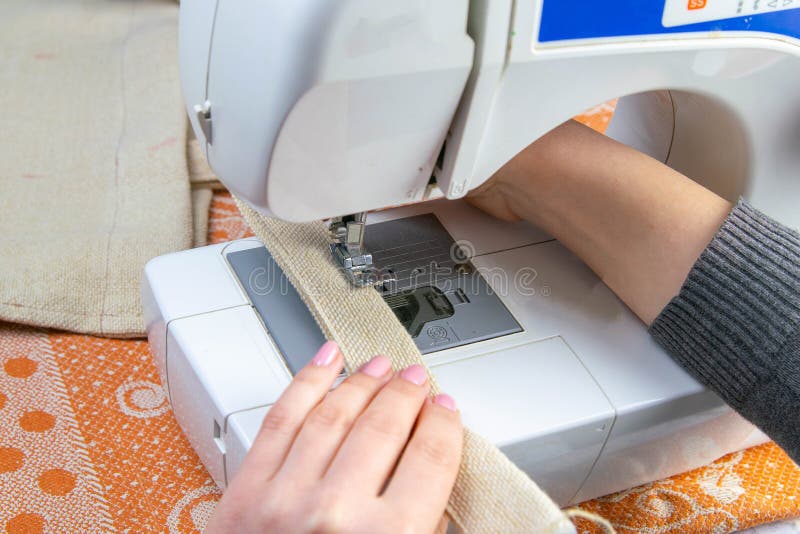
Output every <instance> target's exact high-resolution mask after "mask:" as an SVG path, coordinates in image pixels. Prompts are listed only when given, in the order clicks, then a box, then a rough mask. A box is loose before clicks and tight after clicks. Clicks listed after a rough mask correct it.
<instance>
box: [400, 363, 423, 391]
mask: <svg viewBox="0 0 800 534" xmlns="http://www.w3.org/2000/svg"><path fill="white" fill-rule="evenodd" d="M400 378H402V379H403V380H408V381H409V382H411V383H412V384H416V385H418V386H421V385H422V384H424V383H425V382H426V381H427V380H428V373H427V372H426V371H425V368H424V367H422V366H421V365H412V366H410V367H406V368H405V369H403V370H402V371H401V372H400Z"/></svg>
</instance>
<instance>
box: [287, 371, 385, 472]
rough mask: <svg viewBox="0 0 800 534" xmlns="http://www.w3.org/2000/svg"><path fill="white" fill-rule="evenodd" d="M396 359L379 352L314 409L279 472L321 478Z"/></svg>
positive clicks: (383, 381)
mask: <svg viewBox="0 0 800 534" xmlns="http://www.w3.org/2000/svg"><path fill="white" fill-rule="evenodd" d="M391 370H392V362H391V360H390V359H389V358H387V357H386V356H376V357H374V358H373V359H372V360H370V361H369V362H368V363H367V364H366V365H364V366H363V367H361V369H359V370H358V372H356V373H353V375H352V376H350V377H349V378H347V380H345V381H344V382H342V383H341V384H340V385H339V386H338V387H337V388H336V389H335V390H333V391H332V392H330V393H329V394H328V396H327V397H325V399H324V400H323V401H322V402H321V403H319V404H318V405H317V407H316V408H314V409H313V410H311V413H310V414H308V417H306V421H305V423H304V424H303V428H302V429H301V430H300V433H299V434H298V435H297V439H295V440H294V444H293V445H292V449H291V450H290V451H289V454H288V456H287V457H286V461H285V462H284V463H283V465H282V466H281V469H280V473H278V475H277V480H280V477H282V476H288V477H291V479H292V480H295V481H297V480H302V479H306V480H318V479H319V478H320V477H322V475H323V474H324V473H325V470H326V469H327V468H328V465H329V464H330V462H331V460H332V459H333V457H334V456H335V454H336V451H337V450H338V449H339V446H340V445H341V444H342V441H344V439H345V437H346V436H347V433H348V432H350V429H351V428H352V426H353V423H354V422H355V420H356V418H357V417H358V416H359V415H360V414H361V412H363V411H364V409H365V408H366V407H367V405H368V404H369V403H370V401H371V400H372V398H373V397H374V396H375V394H376V393H378V391H379V390H380V389H381V387H382V386H383V385H384V384H386V382H387V381H388V380H389V379H390V378H391V373H390V371H391Z"/></svg>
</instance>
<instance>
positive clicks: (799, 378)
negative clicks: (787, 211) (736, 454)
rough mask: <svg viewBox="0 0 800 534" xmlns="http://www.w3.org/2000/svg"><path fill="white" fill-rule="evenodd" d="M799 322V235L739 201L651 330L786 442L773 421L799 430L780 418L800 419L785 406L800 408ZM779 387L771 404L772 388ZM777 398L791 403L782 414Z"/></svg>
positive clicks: (732, 401) (712, 386)
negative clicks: (776, 410)
mask: <svg viewBox="0 0 800 534" xmlns="http://www.w3.org/2000/svg"><path fill="white" fill-rule="evenodd" d="M798 325H800V234H798V233H797V232H796V231H794V230H791V229H789V228H787V227H785V226H783V225H781V224H779V223H777V222H775V221H773V220H772V219H770V218H769V217H767V216H766V215H764V214H763V213H761V212H759V211H758V210H756V209H754V208H753V207H752V206H750V205H749V204H747V203H746V202H745V201H744V200H740V201H739V202H738V204H737V205H736V207H735V208H734V209H733V211H732V212H731V213H730V215H729V216H728V218H727V220H726V221H725V223H724V224H723V225H722V227H721V228H720V230H719V232H718V233H717V235H716V236H715V237H714V239H713V240H712V242H711V243H710V244H709V245H708V247H707V248H706V250H705V251H704V252H703V253H702V254H701V255H700V258H698V260H697V262H696V263H695V265H694V266H693V267H692V270H691V272H690V273H689V275H688V277H687V278H686V281H685V282H684V284H683V287H682V288H681V290H680V293H679V294H678V296H677V297H675V298H674V299H672V301H670V303H669V304H668V305H667V306H666V307H665V308H664V310H663V311H662V312H661V314H660V315H659V316H658V317H657V318H656V320H655V321H654V322H653V324H652V325H651V327H650V333H651V334H652V335H653V337H654V338H655V339H656V341H657V342H658V343H659V344H660V345H661V346H662V347H664V348H665V349H666V350H667V351H668V352H669V353H670V355H671V356H672V357H673V358H674V359H675V360H676V361H677V362H678V363H679V364H681V365H682V366H683V367H684V368H685V369H686V370H687V371H689V372H690V373H691V374H692V375H693V376H694V377H695V378H696V379H698V380H699V381H700V382H702V383H703V384H705V385H706V386H708V387H709V388H710V389H712V390H714V391H715V392H716V393H717V394H718V395H720V396H721V397H722V398H723V399H724V400H725V401H726V402H727V403H728V404H730V405H731V407H733V408H734V409H736V410H737V411H739V412H740V413H742V415H744V416H745V417H747V418H748V419H750V420H751V421H753V422H755V423H756V424H758V425H759V426H761V427H762V429H763V430H764V431H765V432H767V433H768V434H770V436H771V437H772V438H773V439H775V440H776V441H779V442H780V441H782V440H779V439H778V437H777V436H776V435H775V428H767V427H768V426H773V425H772V424H771V423H769V420H773V422H774V423H775V424H777V425H778V426H783V428H784V429H785V427H786V426H787V425H788V426H789V427H790V429H791V432H793V433H794V432H797V430H796V428H797V427H795V428H791V426H792V423H790V422H789V420H787V419H783V420H782V421H781V420H780V417H784V416H788V419H790V420H792V419H793V420H795V421H794V422H795V423H796V422H797V420H798V417H800V416H798V415H797V413H794V414H787V413H786V411H792V410H791V408H792V407H794V411H795V412H800V410H798V409H797V407H798V406H800V398H798V395H800V370H798V367H800V361H798V359H799V358H800V354H798V353H797V340H798V336H797V333H798ZM778 393H780V394H781V395H782V397H781V398H774V397H773V398H772V405H771V406H770V401H769V397H770V395H772V396H774V395H776V394H778ZM792 396H794V398H793V399H789V398H788V397H792ZM765 401H766V405H764V404H762V403H764V402H765ZM787 401H788V404H787ZM776 405H782V406H784V407H786V411H784V413H782V414H781V415H780V417H779V418H778V420H775V419H776V417H775V416H776V415H778V414H776V413H775V410H774V409H775V408H776V407H777V406H776ZM770 408H772V409H773V412H772V413H771V414H766V413H763V412H764V411H765V410H766V411H769V410H770ZM784 432H785V430H784ZM782 445H783V444H782ZM784 448H786V447H785V446H784ZM798 451H800V448H798ZM795 452H797V451H795ZM790 454H791V453H790ZM793 456H795V455H793ZM795 458H797V456H795Z"/></svg>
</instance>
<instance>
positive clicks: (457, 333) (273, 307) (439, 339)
mask: <svg viewBox="0 0 800 534" xmlns="http://www.w3.org/2000/svg"><path fill="white" fill-rule="evenodd" d="M364 244H365V246H366V248H367V250H369V251H370V252H371V253H372V258H373V262H374V264H375V266H376V268H378V269H379V270H380V271H382V272H389V271H391V272H392V273H393V274H394V277H395V279H396V281H394V282H392V283H390V284H386V286H384V287H380V288H378V291H379V292H380V293H381V295H382V296H383V298H384V300H386V302H387V304H389V306H390V307H391V308H392V310H393V311H394V312H395V314H396V315H397V317H398V319H400V321H401V322H402V323H403V325H404V326H405V327H406V329H407V330H409V334H411V336H412V337H413V338H414V342H415V343H416V344H417V347H419V349H420V351H421V352H422V353H423V354H427V353H430V352H434V351H437V350H442V349H447V348H451V347H458V346H460V345H465V344H467V343H474V342H476V341H483V340H486V339H491V338H495V337H498V336H503V335H506V334H512V333H514V332H519V331H521V330H522V328H521V327H520V326H519V323H517V321H516V320H515V319H514V317H513V316H512V315H511V313H510V312H509V311H508V309H507V308H506V307H505V305H504V304H503V303H502V301H501V300H500V299H499V298H498V296H497V295H496V294H494V292H493V291H492V289H491V288H490V287H489V285H488V284H487V283H486V281H485V280H484V278H483V276H481V274H480V273H479V272H478V271H477V270H475V269H474V267H473V266H472V264H471V263H470V262H469V254H468V252H467V253H466V254H464V253H463V252H465V251H464V249H463V246H462V247H460V246H459V245H456V243H454V241H453V238H452V237H450V234H449V233H447V230H445V228H444V227H443V226H442V224H441V223H440V222H439V219H437V218H436V216H435V215H433V214H425V215H417V216H415V217H408V218H405V219H396V220H393V221H386V222H382V223H377V224H371V225H369V226H368V227H367V231H366V236H365V243H364ZM226 257H227V260H228V263H230V265H231V267H232V268H233V271H234V273H236V276H237V277H238V278H239V281H240V282H241V285H242V287H243V288H244V290H245V292H246V293H247V296H248V297H249V298H250V302H251V303H252V304H253V306H254V307H255V309H256V311H257V312H258V314H259V315H260V316H261V319H262V320H263V321H264V324H265V325H266V327H267V330H268V331H269V333H270V335H271V336H272V339H273V340H274V341H275V344H276V345H277V347H278V350H280V352H281V353H282V354H283V357H284V360H285V361H286V365H287V366H288V367H289V370H290V371H291V372H292V374H294V373H296V372H297V371H298V370H300V368H301V367H303V366H304V365H305V364H306V363H307V362H308V361H309V360H310V359H311V357H312V356H313V355H314V353H315V351H316V350H317V349H318V348H319V346H320V345H321V344H322V343H324V342H325V337H324V336H323V335H322V332H321V331H320V329H319V327H318V326H317V323H316V321H314V318H313V317H312V316H311V313H310V312H309V311H308V308H306V305H305V304H304V303H303V301H302V300H301V299H300V296H299V295H298V294H297V291H296V290H295V289H294V288H293V287H292V285H291V284H290V283H289V281H288V279H287V278H286V275H284V274H283V271H281V269H280V268H279V267H278V265H277V264H276V263H275V260H274V259H273V258H272V256H271V255H270V254H269V252H268V251H267V249H266V248H264V247H258V248H252V249H248V250H242V251H238V252H232V253H230V254H228V255H227V256H226Z"/></svg>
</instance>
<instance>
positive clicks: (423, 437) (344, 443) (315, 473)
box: [206, 341, 462, 533]
mask: <svg viewBox="0 0 800 534" xmlns="http://www.w3.org/2000/svg"><path fill="white" fill-rule="evenodd" d="M342 362H343V360H342V354H341V352H340V351H339V349H338V347H337V346H336V344H335V343H333V342H331V341H329V342H327V343H325V344H324V345H323V346H322V348H321V349H320V350H319V352H318V353H317V355H316V356H315V357H314V359H313V360H312V361H311V363H309V364H308V365H307V366H306V367H305V368H303V369H302V370H301V371H300V372H299V373H298V374H297V376H296V377H295V378H294V380H293V381H292V383H291V384H290V385H289V387H288V388H287V389H286V391H285V392H284V393H283V395H281V397H280V399H278V401H277V402H276V403H275V404H274V405H273V406H272V408H271V409H270V411H269V412H268V413H267V415H266V417H265V418H264V422H263V423H262V425H261V430H260V431H259V433H258V436H256V439H255V441H254V442H253V446H252V448H251V449H250V452H249V453H248V455H247V457H246V458H245V459H244V462H243V463H242V467H241V469H240V471H239V473H238V474H237V475H236V477H235V478H234V479H233V481H232V483H231V484H230V486H229V487H228V489H227V491H226V492H225V494H224V495H223V497H222V499H221V500H220V502H219V505H218V506H217V510H216V512H215V515H214V517H213V518H212V519H211V521H210V522H209V524H208V527H207V529H206V532H208V533H215V532H220V533H223V532H224V533H227V532H259V533H260V532H345V531H346V532H433V531H434V530H436V529H437V527H439V526H440V524H441V523H442V518H443V514H444V510H445V506H446V505H447V500H448V498H449V497H450V492H451V490H452V488H453V484H454V483H455V479H456V473H457V471H458V465H459V463H460V461H461V444H462V427H461V419H460V416H459V413H458V411H457V410H456V407H455V402H454V401H453V399H452V398H451V397H449V396H447V395H438V396H437V397H435V398H434V399H433V400H430V399H429V397H428V391H429V385H428V383H427V375H426V373H425V370H424V369H423V368H422V367H419V366H412V367H409V368H406V369H404V370H402V371H400V372H398V373H392V372H391V364H390V362H389V359H388V358H386V357H385V356H376V357H375V358H373V359H372V360H371V361H370V362H369V363H367V364H366V365H364V366H363V367H362V368H361V369H359V371H358V372H357V373H354V374H353V375H352V376H350V377H348V378H347V379H346V380H345V381H344V382H342V384H341V385H339V387H337V388H336V389H335V390H333V391H330V392H329V390H330V388H331V386H332V385H333V383H334V381H335V380H336V377H337V376H338V374H339V371H340V370H341V368H342Z"/></svg>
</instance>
